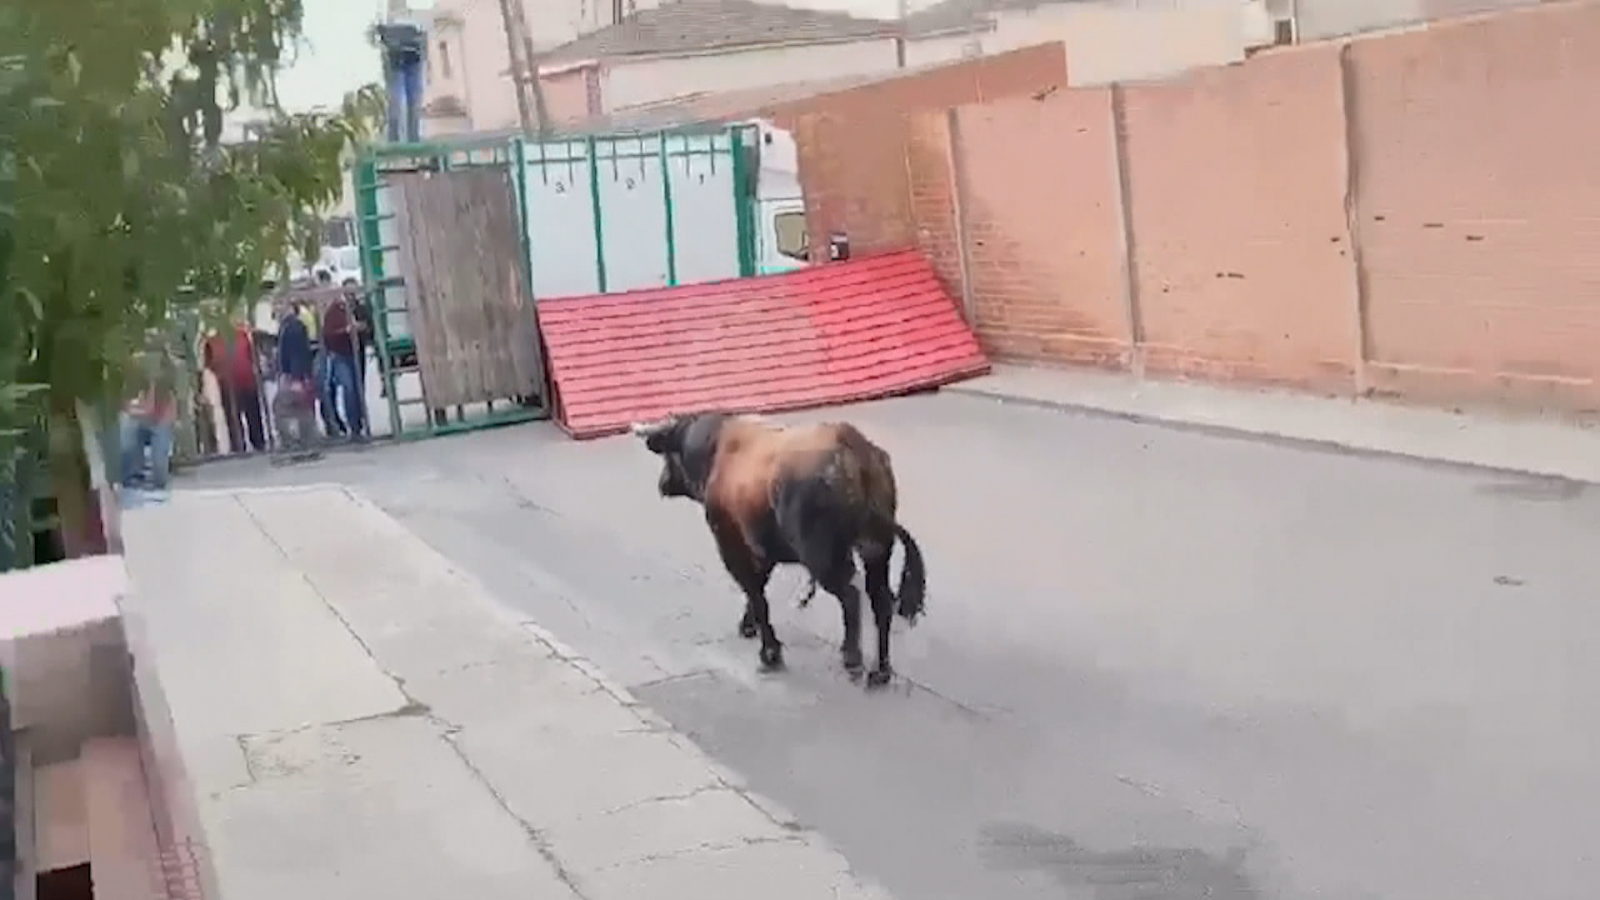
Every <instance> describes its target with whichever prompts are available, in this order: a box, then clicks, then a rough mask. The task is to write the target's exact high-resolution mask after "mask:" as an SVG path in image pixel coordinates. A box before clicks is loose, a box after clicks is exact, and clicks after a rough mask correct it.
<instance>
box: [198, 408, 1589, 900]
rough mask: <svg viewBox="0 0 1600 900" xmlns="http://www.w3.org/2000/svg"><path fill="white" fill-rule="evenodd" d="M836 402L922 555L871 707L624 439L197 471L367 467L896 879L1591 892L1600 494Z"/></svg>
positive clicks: (1401, 892) (859, 860) (1075, 426)
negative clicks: (870, 454) (760, 604)
mask: <svg viewBox="0 0 1600 900" xmlns="http://www.w3.org/2000/svg"><path fill="white" fill-rule="evenodd" d="M829 415H830V417H839V416H848V417H849V418H850V419H851V420H852V421H854V422H855V423H857V424H858V425H860V426H861V427H862V428H863V429H864V430H865V431H866V432H867V433H868V434H869V436H871V437H873V438H874V439H875V440H878V441H879V442H880V443H882V444H883V445H885V446H886V447H887V448H888V449H889V450H890V451H891V452H892V453H893V455H894V459H895V464H896V468H897V474H898V476H899V479H900V483H901V495H902V504H903V506H902V520H903V522H904V523H905V524H906V525H907V526H908V527H909V528H910V529H911V530H912V531H913V533H914V534H916V536H917V537H918V539H919V540H920V541H921V543H922V546H923V550H924V552H925V553H926V554H927V557H928V561H929V580H930V599H929V615H928V616H927V618H926V619H925V620H923V622H922V623H921V624H920V625H919V626H918V627H917V628H916V629H914V630H910V631H902V632H901V633H900V634H898V635H897V639H898V643H897V645H896V647H897V657H896V662H897V664H898V668H899V670H900V672H901V674H902V675H903V676H904V678H905V683H904V684H902V685H899V686H897V687H896V688H894V689H892V690H891V691H890V692H888V693H885V694H882V695H874V696H869V695H866V694H864V693H863V692H862V691H861V690H860V689H859V688H858V687H857V686H855V685H852V684H850V683H849V682H848V681H846V680H845V679H844V677H843V675H842V673H840V672H839V671H838V667H837V662H836V660H837V654H836V652H835V650H834V649H833V647H834V645H835V644H836V643H837V641H838V636H839V632H840V628H839V623H838V614H837V612H836V610H837V606H836V605H835V604H833V603H832V602H831V601H830V600H829V599H828V598H826V597H824V596H819V598H818V601H817V602H815V603H813V604H812V606H811V607H810V608H809V609H806V610H800V609H797V608H796V606H795V603H794V602H793V601H794V599H797V598H798V597H799V595H800V593H801V579H800V578H799V577H798V575H797V574H795V573H784V574H782V575H780V577H779V579H777V580H776V581H775V584H774V587H773V589H772V595H773V598H774V601H775V602H774V608H775V610H776V624H777V627H778V629H779V635H780V637H782V638H784V639H785V640H786V642H787V643H788V645H789V653H788V662H789V671H787V672H785V673H782V674H778V675H770V676H761V675H758V674H757V673H756V671H755V646H754V645H753V644H750V643H746V642H743V641H741V640H739V639H738V638H737V637H736V636H735V634H734V625H735V622H736V620H737V618H738V615H739V612H740V601H739V599H738V595H737V592H736V591H735V590H734V588H733V587H732V584H731V582H729V580H728V579H727V577H726V576H725V575H724V573H723V572H722V571H721V567H720V565H719V564H718V563H717V561H716V557H715V553H714V551H713V549H712V547H711V543H710V540H709V538H708V536H707V535H706V534H705V530H704V525H703V522H702V520H701V519H700V517H699V516H698V513H697V510H696V509H695V508H694V507H693V506H691V505H689V504H688V503H686V502H682V501H679V502H667V501H662V500H660V499H659V498H657V497H656V495H655V476H656V468H655V465H654V460H653V458H652V457H650V456H649V455H648V454H647V453H646V452H645V451H644V450H643V448H642V447H640V446H638V445H637V443H636V442H634V441H632V440H631V439H628V438H617V439H611V440H607V441H602V442H594V443H587V444H578V443H574V442H571V441H569V440H567V439H566V438H564V437H563V436H561V435H560V433H559V432H558V431H556V429H554V428H553V427H550V426H528V427H521V428H516V429H507V430H500V431H494V432H486V433H481V434H477V435H471V436H464V437H455V438H445V439H439V440H434V441H424V442H420V443H414V444H408V445H402V446H395V447H379V448H373V449H371V450H368V451H366V452H362V453H358V454H344V455H335V456H331V457H330V458H328V459H327V460H325V461H323V462H321V463H317V464H315V465H312V466H308V467H304V468H299V469H283V470H268V469H267V468H266V467H265V466H264V464H261V463H259V462H248V461H246V462H239V463H233V462H227V463H217V464H213V465H211V466H207V467H205V468H203V469H201V470H199V471H197V472H196V473H194V474H192V475H190V476H189V477H187V478H185V479H184V481H183V482H181V483H180V485H179V486H180V488H181V487H184V486H202V485H203V486H216V485H222V484H267V483H284V482H293V481H327V482H341V483H349V484H352V485H355V486H356V487H358V488H359V489H360V490H361V491H362V492H363V493H365V494H366V495H367V496H369V497H371V498H372V499H373V500H375V501H376V502H377V503H378V504H379V505H380V506H381V507H383V508H384V509H385V510H387V511H388V512H390V513H391V514H392V515H394V516H396V517H397V518H398V519H399V520H400V521H402V522H403V523H405V524H406V525H407V526H409V527H410V528H411V529H413V530H414V531H415V532H416V533H417V534H418V535H420V536H421V537H422V538H423V539H424V540H426V541H427V542H428V543H429V544H431V545H432V546H433V547H434V548H435V549H437V550H439V551H441V552H442V553H443V554H444V555H445V556H447V557H449V558H450V559H452V560H453V561H454V562H455V563H456V564H457V565H459V566H461V567H463V568H464V569H466V570H468V571H470V572H471V573H472V574H474V575H476V576H477V577H478V578H479V579H480V580H482V581H483V582H484V583H485V584H486V585H487V586H488V587H489V588H490V589H491V590H492V591H493V592H494V593H495V594H496V595H497V596H498V597H499V598H500V599H501V600H502V601H504V602H505V603H507V604H508V605H511V606H513V607H516V608H517V609H518V610H520V611H522V612H525V613H527V614H529V615H530V616H532V617H533V618H535V619H537V620H538V621H539V622H540V623H541V624H542V625H543V626H544V627H546V628H548V629H549V630H550V631H552V632H554V633H555V634H556V635H558V636H559V637H560V638H562V639H563V640H565V641H566V642H567V643H569V644H571V645H573V646H575V647H576V648H578V649H579V650H580V651H582V652H584V653H585V654H587V655H588V656H589V657H591V658H592V659H594V660H595V661H596V662H597V663H598V664H599V665H601V666H602V667H603V668H604V669H606V670H607V671H608V672H609V673H610V675H611V676H612V677H614V678H616V679H617V680H619V681H621V682H622V683H623V684H625V685H626V686H628V687H629V688H631V689H632V691H633V692H634V693H635V694H636V695H638V696H639V697H641V698H642V699H643V700H644V701H645V702H646V703H648V704H650V705H651V706H652V707H653V708H654V709H655V711H656V712H658V713H659V714H660V715H661V716H663V717H664V718H665V719H667V720H668V721H669V722H671V723H672V724H673V725H674V726H676V727H677V728H679V729H681V730H682V731H684V732H686V733H688V734H689V735H690V736H692V737H693V738H694V739H695V740H696V741H697V742H699V744H700V745H701V746H702V747H703V748H704V749H706V750H707V751H709V752H710V753H711V754H712V755H713V756H714V757H716V758H718V759H719V760H720V761H722V762H724V763H726V764H727V765H729V766H731V767H732V768H734V769H735V770H737V771H739V772H740V773H742V774H743V775H744V776H745V777H746V778H747V780H748V781H749V783H750V785H751V787H752V788H753V789H754V790H756V791H759V792H761V793H763V794H765V795H767V796H769V797H772V798H773V799H775V800H776V801H777V802H779V803H780V804H782V805H784V806H786V807H788V808H789V809H791V810H793V811H794V812H795V813H796V814H798V815H799V816H800V818H801V819H802V820H804V822H805V823H806V824H807V825H810V826H813V827H815V828H817V829H819V830H820V831H822V832H823V833H824V834H825V835H826V836H827V837H829V838H831V839H832V841H833V842H835V843H836V844H837V845H838V846H839V847H840V848H841V849H842V850H843V851H844V852H845V854H846V855H847V856H848V857H849V859H850V861H851V862H852V863H853V865H854V866H855V868H856V869H857V870H858V871H861V872H863V873H864V874H866V875H869V876H871V877H873V878H876V879H878V880H881V881H882V882H883V883H884V884H885V885H887V886H888V887H889V888H890V889H891V890H892V891H893V892H894V893H895V894H896V895H897V896H898V897H900V898H902V900H973V898H980V897H981V898H988V900H1035V898H1074V900H1076V898H1084V900H1187V898H1200V897H1210V898H1223V900H1228V898H1237V900H1246V898H1249V900H1255V898H1261V900H1302V898H1332V900H1369V898H1370V900H1510V898H1516V900H1580V898H1589V897H1593V896H1595V891H1596V888H1595V885H1596V884H1600V858H1597V854H1596V850H1595V838H1596V836H1600V766H1596V765H1595V763H1594V760H1596V759H1597V758H1600V652H1597V651H1600V638H1597V637H1596V635H1597V634H1600V588H1597V585H1600V553H1596V552H1595V548H1596V547H1597V546H1600V489H1588V490H1585V489H1582V488H1580V487H1578V486H1576V485H1573V484H1571V483H1559V482H1543V481H1538V480H1534V479H1520V478H1515V477H1510V476H1503V475H1491V474H1484V473H1481V472H1471V471H1466V470H1460V469H1450V468H1442V467H1428V466H1424V465H1420V464H1416V463H1408V462H1398V461H1392V460H1381V459H1371V458H1363V457H1358V456H1352V455H1337V454H1331V453H1324V452H1317V451H1307V450H1300V449H1295V448H1291V447H1285V446H1280V445H1271V444H1265V443H1252V442H1249V441H1245V440H1237V439H1229V438H1220V437H1213V436H1207V435H1201V434H1195V433H1184V432H1180V431H1173V430H1166V429H1162V428H1159V427H1155V426H1145V425H1138V424H1133V423H1129V422H1121V421H1110V420H1103V419H1095V418H1089V417H1082V416H1076V415H1070V414H1064V413H1060V412H1054V411H1048V410H1042V409H1033V408H1024V407H1017V406H1006V405H1002V404H999V403H996V402H994V401H991V400H986V399H982V398H977V397H970V396H955V395H951V394H942V395H936V396H924V397H917V398H909V399H904V400H898V401H893V402H887V403H882V404H875V405H870V406H862V407H856V408H852V409H850V410H847V411H840V410H834V411H831V413H830V414H829ZM817 417H818V416H807V417H802V418H817ZM438 599H439V602H440V603H448V602H450V598H449V597H440V598H438Z"/></svg>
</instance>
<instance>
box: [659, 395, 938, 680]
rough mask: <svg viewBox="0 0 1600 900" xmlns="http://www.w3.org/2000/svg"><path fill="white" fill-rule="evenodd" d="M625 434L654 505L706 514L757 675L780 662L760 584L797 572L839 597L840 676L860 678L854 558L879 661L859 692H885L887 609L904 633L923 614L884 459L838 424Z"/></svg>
mask: <svg viewBox="0 0 1600 900" xmlns="http://www.w3.org/2000/svg"><path fill="white" fill-rule="evenodd" d="M633 432H634V434H636V435H638V436H639V437H641V438H643V439H644V442H645V446H646V447H648V448H649V449H650V451H651V452H652V453H655V454H656V455H658V456H660V457H661V459H662V467H661V477H660V480H659V482H658V487H659V489H660V491H661V496H663V497H688V498H690V499H692V500H695V501H696V502H698V503H700V504H701V506H703V507H704V508H705V515H706V522H707V524H709V525H710V526H711V534H712V537H714V538H715V539H716V543H717V551H718V552H719V553H720V554H721V556H722V563H723V565H724V566H726V567H727V569H728V574H730V575H732V576H733V579H734V581H736V582H738V584H739V587H740V589H741V590H743V591H744V595H745V611H744V616H743V618H741V619H740V620H739V633H740V634H741V635H743V636H745V637H747V638H749V637H756V636H757V635H759V636H760V638H761V654H760V659H761V664H762V666H764V667H766V668H769V669H773V668H778V667H781V666H782V665H783V644H782V643H781V642H780V641H779V640H778V636H777V635H776V634H775V633H773V630H772V622H771V618H770V616H769V613H768V608H767V597H766V587H767V580H768V579H769V578H770V577H771V576H772V570H773V568H774V567H776V566H777V565H779V564H781V563H798V564H800V565H802V566H805V568H806V570H807V571H808V572H809V573H810V575H811V579H812V588H811V590H812V592H813V593H814V592H815V590H816V587H817V586H818V585H820V586H821V587H822V589H823V590H825V591H827V592H828V593H830V594H832V595H834V596H835V597H837V598H839V606H840V609H841V610H842V612H843V615H844V644H843V645H842V646H841V647H840V652H841V654H842V655H843V658H844V667H845V669H846V670H847V671H849V672H850V674H851V675H852V676H858V675H859V674H860V673H861V669H862V659H861V594H860V592H859V591H858V590H857V589H856V586H855V574H856V562H855V557H856V554H860V556H861V564H862V568H863V569H864V570H865V573H866V588H867V597H868V598H869V599H870V600H871V601H872V615H873V619H874V621H875V623H876V625H877V629H878V664H877V667H876V668H874V669H873V670H872V673H871V674H870V675H868V677H867V684H868V685H869V686H871V687H878V686H881V685H885V684H888V683H889V679H890V677H891V675H892V674H893V669H892V668H891V666H890V663H889V630H890V626H891V624H892V622H893V619H894V615H895V613H897V612H898V613H899V614H900V616H901V617H902V618H904V619H905V620H906V621H908V622H911V623H913V624H915V622H916V621H917V617H918V616H920V615H922V611H923V601H924V599H925V595H926V592H927V575H926V571H925V569H924V567H923V562H922V551H921V549H920V548H918V547H917V542H916V541H915V540H914V539H912V537H911V534H910V533H909V532H907V531H906V530H905V528H904V527H902V526H901V525H900V523H899V522H898V521H897V520H896V518H895V507H896V502H897V500H896V494H895V481H894V470H893V468H892V467H891V466H890V463H889V454H888V453H886V452H885V451H884V450H883V449H882V448H880V447H878V446H877V445H876V444H874V443H872V442H871V441H869V440H867V438H866V436H865V435H863V434H862V433H861V432H860V431H858V430H856V428H855V427H854V426H852V425H848V424H842V423H829V424H824V425H808V426H798V427H793V428H784V427H780V426H777V425H773V424H771V423H768V422H766V421H763V420H761V419H759V418H756V417H753V416H738V415H731V414H726V413H699V414H694V415H684V416H676V417H673V418H670V419H668V420H666V421H665V422H660V423H656V424H653V425H635V426H633ZM897 538H898V539H899V541H900V543H901V544H902V545H904V547H905V570H904V572H903V574H902V575H901V578H900V589H899V591H898V593H896V592H893V591H891V590H890V587H889V557H890V554H891V553H892V552H893V550H894V544H895V540H896V539H897ZM809 600H810V595H809V594H808V595H807V597H806V601H809ZM806 601H802V602H803V603H804V602H806Z"/></svg>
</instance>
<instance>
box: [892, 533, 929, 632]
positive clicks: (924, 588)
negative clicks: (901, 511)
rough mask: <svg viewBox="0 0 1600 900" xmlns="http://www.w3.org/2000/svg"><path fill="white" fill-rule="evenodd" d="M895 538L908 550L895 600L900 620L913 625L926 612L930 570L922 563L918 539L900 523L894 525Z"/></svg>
mask: <svg viewBox="0 0 1600 900" xmlns="http://www.w3.org/2000/svg"><path fill="white" fill-rule="evenodd" d="M894 533H895V536H896V537H898V538H900V543H901V544H902V545H903V546H904V547H905V548H906V564H905V569H904V571H902V572H901V573H900V590H899V592H898V596H897V597H896V598H895V601H896V604H897V606H898V607H899V609H898V610H897V611H898V612H899V613H900V618H902V619H905V620H906V621H907V622H909V623H911V624H912V625H915V624H917V619H918V618H920V617H921V616H922V614H923V612H925V611H926V610H925V605H926V603H927V599H928V570H927V568H926V567H925V566H924V565H923V563H922V548H921V547H918V546H917V541H916V538H913V537H912V536H911V532H909V531H907V530H906V529H905V526H903V525H901V524H900V523H899V522H896V523H894Z"/></svg>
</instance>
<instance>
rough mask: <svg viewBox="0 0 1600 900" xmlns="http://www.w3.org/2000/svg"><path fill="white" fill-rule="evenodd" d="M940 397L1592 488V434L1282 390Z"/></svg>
mask: <svg viewBox="0 0 1600 900" xmlns="http://www.w3.org/2000/svg"><path fill="white" fill-rule="evenodd" d="M943 390H946V391H949V392H951V393H957V394H968V395H972V396H980V397H991V398H994V399H996V400H1000V401H1005V402H1018V403H1028V404H1033V405H1038V406H1046V407H1052V408H1058V409H1067V410H1074V411H1080V412H1086V413H1091V414H1099V415H1108V416H1114V417H1117V418H1124V419H1129V420H1132V421H1138V422H1157V423H1162V424H1167V425H1174V426H1179V427H1189V428H1199V429H1204V430H1208V431H1217V432H1224V433H1233V434H1242V435H1252V436H1257V437H1265V438H1270V439H1277V440H1287V441H1292V442H1297V443H1306V444H1314V445H1320V446H1323V447H1328V448H1333V449H1340V450H1348V451H1356V452H1367V453H1381V454H1389V455H1394V456H1402V457H1410V458H1414V459H1422V460H1430V461H1435V462H1446V463H1453V464H1457V465H1467V466H1478V467H1483V468H1489V469H1498V470H1503V471H1507V472H1518V473H1525V474H1530V475H1541V476H1548V477H1555V478H1566V479H1571V480H1573V481H1582V482H1593V483H1600V428H1593V427H1585V426H1582V425H1578V424H1571V423H1565V422H1557V421H1554V420H1553V419H1523V420H1518V419H1510V418H1499V417H1495V416H1492V415H1487V414H1479V413H1455V412H1448V411H1444V410H1437V409H1427V408H1421V407H1405V406H1398V405H1391V404H1386V403H1380V402H1374V401H1368V400H1351V399H1338V398H1328V397H1318V396H1314V395H1310V394H1295V393H1289V392H1283V391H1263V390H1251V389H1239V388H1221V387H1214V386H1211V385H1204V384H1191V383H1184V382H1171V381H1141V380H1139V379H1136V378H1134V377H1132V376H1129V375H1120V374H1109V373H1101V372H1093V371H1072V370H1061V369H1042V368H1029V367H1025V366H1010V365H996V366H995V367H994V371H993V373H991V374H989V375H985V376H983V377H981V378H975V379H973V380H971V381H965V382H961V383H959V384H954V385H949V386H947V387H945V388H944V389H943Z"/></svg>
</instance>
